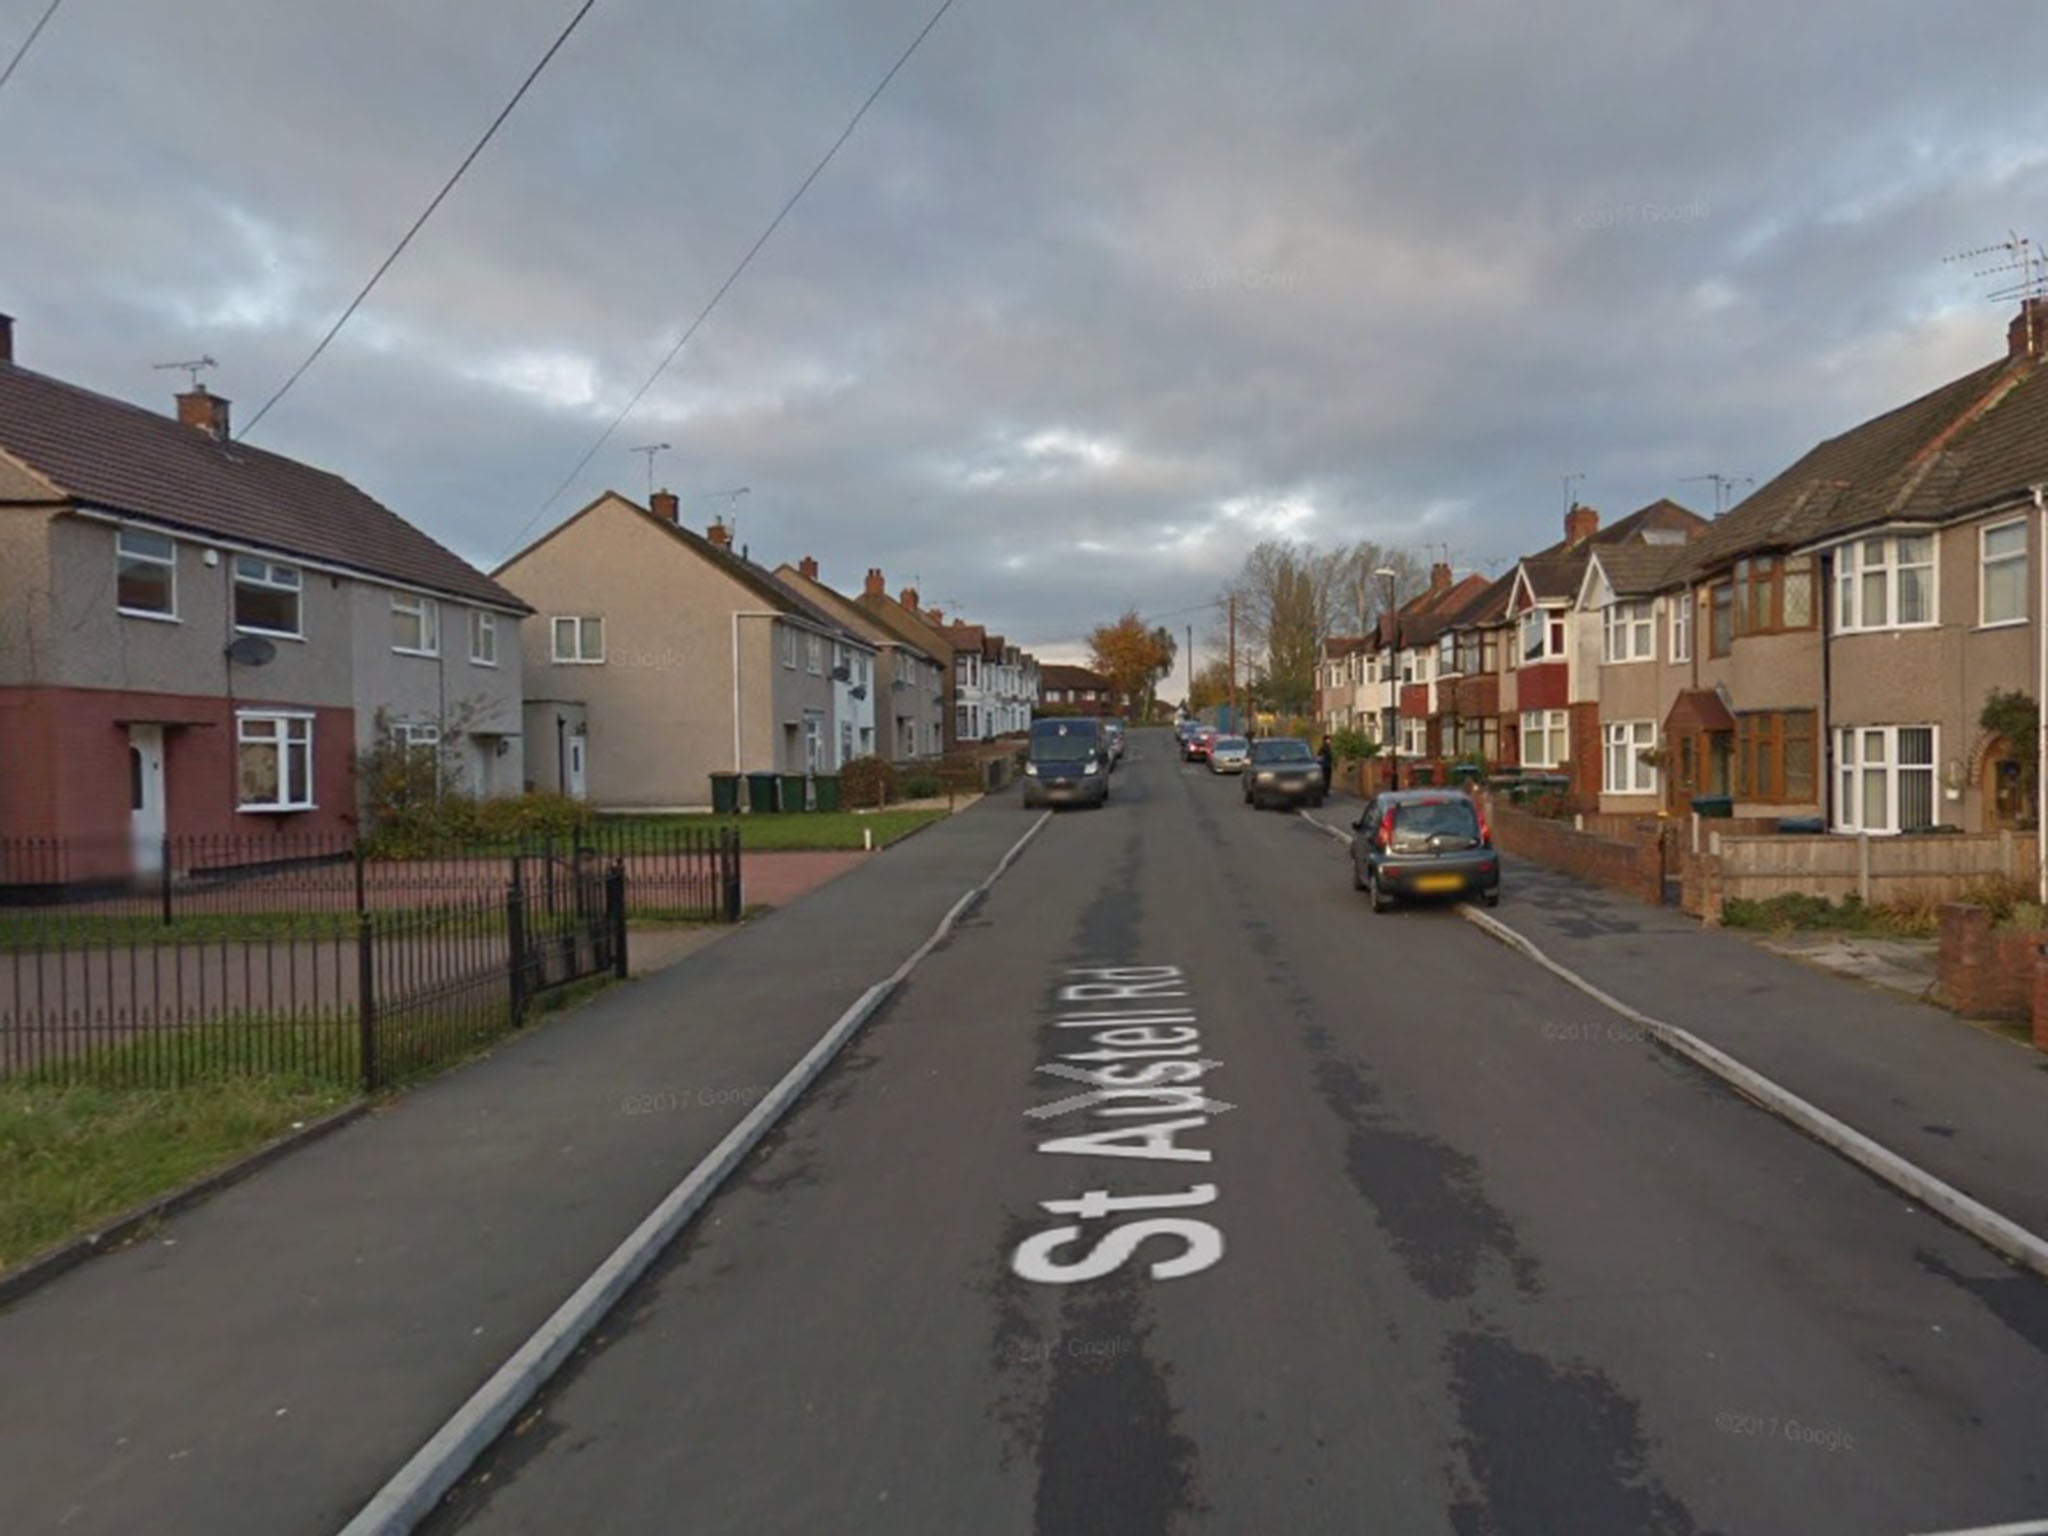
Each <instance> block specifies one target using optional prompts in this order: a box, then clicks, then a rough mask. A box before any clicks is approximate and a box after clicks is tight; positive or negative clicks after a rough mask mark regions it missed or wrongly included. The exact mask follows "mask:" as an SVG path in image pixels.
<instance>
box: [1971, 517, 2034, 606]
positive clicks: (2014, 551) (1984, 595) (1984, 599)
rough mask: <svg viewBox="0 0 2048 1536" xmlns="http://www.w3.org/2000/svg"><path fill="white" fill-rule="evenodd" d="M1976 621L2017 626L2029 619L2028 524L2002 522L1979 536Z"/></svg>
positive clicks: (2022, 522)
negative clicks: (2027, 617)
mask: <svg viewBox="0 0 2048 1536" xmlns="http://www.w3.org/2000/svg"><path fill="white" fill-rule="evenodd" d="M1977 560H1978V565H1979V570H1980V575H1979V578H1978V583H1977V608H1978V613H1977V622H1978V623H1979V624H2017V623H2019V622H2021V621H2022V620H2023V619H2025V618H2026V616H2027V525H2026V523H2025V522H2024V521H2020V522H2012V523H1999V524H1998V525H1996V526H1995V527H1991V528H1986V529H1984V530H1983V531H1982V532H1981V533H1979V534H1978V535H1977Z"/></svg>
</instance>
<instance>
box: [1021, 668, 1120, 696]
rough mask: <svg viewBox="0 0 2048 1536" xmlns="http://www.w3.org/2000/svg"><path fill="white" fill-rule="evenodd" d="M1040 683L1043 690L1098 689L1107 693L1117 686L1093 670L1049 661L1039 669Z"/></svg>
mask: <svg viewBox="0 0 2048 1536" xmlns="http://www.w3.org/2000/svg"><path fill="white" fill-rule="evenodd" d="M1038 682H1039V686H1040V687H1043V688H1097V689H1101V690H1103V691H1105V692H1107V691H1108V690H1110V689H1111V688H1113V687H1114V686H1115V685H1114V684H1113V683H1111V682H1110V680H1109V679H1108V678H1106V677H1104V676H1103V675H1102V674H1101V673H1100V672H1097V671H1095V670H1094V669H1093V668H1090V667H1071V666H1068V665H1066V664H1065V663H1064V662H1058V661H1049V662H1046V663H1044V664H1043V665H1042V666H1040V667H1039V669H1038Z"/></svg>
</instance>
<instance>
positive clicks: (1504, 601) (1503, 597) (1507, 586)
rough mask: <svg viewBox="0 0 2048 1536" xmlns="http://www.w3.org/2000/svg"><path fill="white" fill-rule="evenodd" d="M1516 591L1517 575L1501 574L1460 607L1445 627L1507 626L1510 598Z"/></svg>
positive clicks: (1479, 627) (1511, 572) (1508, 571)
mask: <svg viewBox="0 0 2048 1536" xmlns="http://www.w3.org/2000/svg"><path fill="white" fill-rule="evenodd" d="M1514 590H1515V573H1514V572H1513V571H1512V570H1507V571H1503V572H1501V574H1500V575H1498V576H1496V577H1494V578H1493V580H1492V581H1489V582H1488V583H1487V584H1486V585H1485V586H1484V587H1482V588H1480V590H1479V591H1478V592H1477V593H1475V594H1474V595H1473V597H1472V600H1471V601H1470V602H1467V603H1463V604H1461V605H1460V606H1459V608H1458V611H1457V612H1456V613H1454V614H1452V615H1451V616H1450V619H1449V622H1448V623H1447V625H1446V626H1445V627H1446V628H1449V629H1482V628H1484V627H1486V626H1487V625H1490V624H1505V623H1506V622H1507V620H1508V597H1509V595H1510V594H1511V593H1512V592H1513V591H1514Z"/></svg>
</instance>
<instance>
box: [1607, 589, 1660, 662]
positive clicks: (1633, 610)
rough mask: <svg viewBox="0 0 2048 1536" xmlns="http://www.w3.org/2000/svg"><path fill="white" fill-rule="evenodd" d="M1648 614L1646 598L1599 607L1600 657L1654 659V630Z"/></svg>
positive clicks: (1655, 635)
mask: <svg viewBox="0 0 2048 1536" xmlns="http://www.w3.org/2000/svg"><path fill="white" fill-rule="evenodd" d="M1651 615H1652V610H1651V607H1650V604H1649V602H1648V601H1647V600H1644V601H1638V602H1627V603H1620V602H1616V603H1609V604H1608V605H1607V606H1606V607H1605V608H1604V609H1602V610H1601V636H1600V659H1601V660H1602V661H1606V662H1621V661H1652V660H1654V659H1655V658H1656V655H1657V632H1656V625H1655V623H1654V622H1653V621H1652V616H1651Z"/></svg>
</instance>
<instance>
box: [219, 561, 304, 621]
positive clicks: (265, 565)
mask: <svg viewBox="0 0 2048 1536" xmlns="http://www.w3.org/2000/svg"><path fill="white" fill-rule="evenodd" d="M300 584H301V578H300V575H299V568H298V567H297V566H295V565H279V564H278V563H277V562H276V561H274V560H263V559H259V558H258V557H257V556H255V555H237V556H235V628H237V629H247V630H253V631H255V632H256V633H257V634H263V635H283V636H285V637H286V638H288V639H292V640H296V639H299V638H300V637H301V636H302V635H304V633H305V631H304V630H303V629H301V628H300V627H299V588H300Z"/></svg>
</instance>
